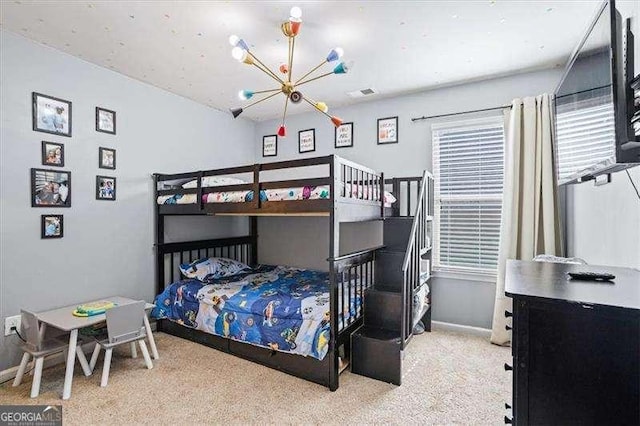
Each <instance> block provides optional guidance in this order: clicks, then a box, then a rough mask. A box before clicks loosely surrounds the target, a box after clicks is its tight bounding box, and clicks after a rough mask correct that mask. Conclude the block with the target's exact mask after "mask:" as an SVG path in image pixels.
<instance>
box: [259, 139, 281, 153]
mask: <svg viewBox="0 0 640 426" xmlns="http://www.w3.org/2000/svg"><path fill="white" fill-rule="evenodd" d="M277 155H278V135H267V136H263V137H262V156H263V157H275V156H277Z"/></svg>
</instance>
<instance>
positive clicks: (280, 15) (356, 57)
mask: <svg viewBox="0 0 640 426" xmlns="http://www.w3.org/2000/svg"><path fill="white" fill-rule="evenodd" d="M599 3H600V2H599V1H506V0H504V1H501V0H496V1H490V0H478V1H420V2H409V1H403V2H401V1H395V2H392V1H378V2H373V1H360V2H358V1H341V2H329V1H311V2H304V1H299V2H291V1H283V2H275V1H263V2H239V1H235V2H233V1H189V2H187V1H181V2H179V1H155V2H152V1H115V0H114V1H96V0H94V1H91V0H89V1H80V0H77V1H42V0H41V1H29V0H21V1H12V0H2V4H1V10H0V12H1V13H0V21H1V25H2V27H3V28H5V29H8V30H10V31H13V32H16V33H19V34H22V35H23V36H25V37H28V38H30V39H33V40H35V41H38V42H40V43H43V44H46V45H48V46H52V47H54V48H56V49H60V50H62V51H64V52H67V53H69V54H71V55H74V56H77V57H80V58H82V59H84V60H87V61H89V62H93V63H95V64H98V65H100V66H103V67H106V68H109V69H112V70H114V71H117V72H120V73H122V74H125V75H128V76H130V77H133V78H135V79H138V80H142V81H144V82H147V83H150V84H152V85H154V86H157V87H160V88H162V89H165V90H168V91H170V92H173V93H176V94H179V95H182V96H185V97H187V98H190V99H193V100H195V101H197V102H200V103H202V104H205V105H209V106H211V107H214V108H218V109H221V110H227V109H228V108H231V107H238V106H242V105H243V103H244V104H246V103H247V102H241V101H239V100H238V98H237V93H238V91H239V90H240V89H252V90H261V89H269V88H274V87H275V82H274V81H273V80H271V79H270V78H269V77H267V76H265V75H264V74H262V73H261V72H260V71H258V70H257V69H255V68H253V67H251V66H249V65H245V64H241V63H238V62H237V61H236V60H234V59H233V58H232V57H231V54H230V52H231V46H230V45H229V43H228V37H229V35H231V34H237V35H239V36H240V37H242V38H243V39H245V40H246V41H247V43H249V44H250V46H251V49H252V52H255V54H256V55H257V57H258V58H259V59H261V60H262V62H264V63H265V64H267V65H269V66H270V67H271V68H273V69H274V70H275V69H277V67H278V65H279V64H280V63H281V62H284V61H285V60H286V57H287V40H286V38H285V37H284V36H283V35H282V32H281V31H280V24H281V23H282V22H283V21H285V20H287V19H288V17H289V10H290V8H291V7H292V6H296V5H297V6H300V7H301V8H302V13H303V16H302V19H303V24H302V29H301V32H300V34H299V36H298V37H297V39H296V51H295V60H294V73H293V77H294V80H295V79H296V76H297V77H299V76H301V75H302V72H306V70H308V69H310V68H311V67H313V66H315V65H317V64H318V63H320V62H321V61H322V60H323V58H324V57H326V54H327V53H328V51H329V50H330V49H331V48H332V47H335V46H341V47H342V48H344V51H345V56H344V58H343V59H344V60H346V61H350V60H353V61H355V67H354V68H353V70H352V71H351V72H350V73H349V74H346V75H332V76H329V77H326V78H325V79H323V80H320V81H316V82H312V83H309V84H308V85H305V86H303V87H304V91H303V93H305V94H307V95H308V96H310V97H311V98H314V99H316V100H320V101H324V102H326V103H327V104H328V105H329V107H330V108H331V107H337V106H342V105H347V104H352V103H355V102H357V100H355V99H353V98H350V97H349V96H347V95H346V93H347V92H350V91H354V90H358V89H363V88H369V87H374V88H375V89H377V90H378V92H379V94H377V95H373V96H370V97H366V98H364V99H366V100H369V99H373V98H374V97H375V96H393V95H397V94H401V93H409V92H416V91H421V90H426V89H429V88H433V87H437V86H442V85H449V84H454V83H456V82H462V81H466V80H473V79H479V78H486V77H490V76H495V75H502V74H507V73H512V72H518V71H523V70H528V69H536V68H543V67H553V66H564V63H565V61H566V59H567V57H568V55H569V54H570V53H571V51H572V49H573V48H574V47H575V45H576V44H577V42H578V41H579V39H580V37H581V36H582V34H583V32H584V31H585V29H586V27H587V24H588V22H589V21H590V19H591V17H592V16H593V14H594V13H595V9H596V8H597V6H598V4H599ZM331 69H332V67H331V66H330V65H325V68H323V70H324V71H325V72H328V71H330V70H331ZM255 99H257V95H256V98H254V100H255ZM283 104H284V98H283V96H282V95H279V96H277V97H276V98H274V99H270V100H268V101H266V102H264V103H262V104H260V105H256V106H255V107H252V108H250V109H248V110H247V111H246V112H245V113H244V114H243V117H248V118H252V119H256V120H264V119H269V118H275V117H278V116H279V115H280V114H281V113H282V108H283ZM309 109H311V107H310V106H309V105H307V104H304V103H302V104H298V105H293V106H290V108H289V111H290V113H291V114H294V113H298V112H303V111H307V110H309ZM329 112H331V111H329Z"/></svg>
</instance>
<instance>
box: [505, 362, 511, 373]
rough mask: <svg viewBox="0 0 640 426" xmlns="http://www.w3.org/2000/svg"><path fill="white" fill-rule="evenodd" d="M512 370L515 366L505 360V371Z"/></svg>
mask: <svg viewBox="0 0 640 426" xmlns="http://www.w3.org/2000/svg"><path fill="white" fill-rule="evenodd" d="M511 370H513V367H512V366H510V365H509V364H507V363H506V362H505V363H504V371H511Z"/></svg>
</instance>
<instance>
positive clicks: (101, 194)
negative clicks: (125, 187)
mask: <svg viewBox="0 0 640 426" xmlns="http://www.w3.org/2000/svg"><path fill="white" fill-rule="evenodd" d="M109 181H112V182H113V185H112V187H113V188H112V191H111V192H112V194H113V196H109V195H108V193H109V192H107V188H105V186H106V185H107V182H109ZM96 200H104V201H115V200H116V178H115V177H113V176H96Z"/></svg>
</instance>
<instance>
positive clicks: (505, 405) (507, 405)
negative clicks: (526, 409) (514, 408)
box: [504, 402, 511, 410]
mask: <svg viewBox="0 0 640 426" xmlns="http://www.w3.org/2000/svg"><path fill="white" fill-rule="evenodd" d="M504 409H505V410H510V409H511V406H510V405H509V404H507V403H506V402H505V403H504Z"/></svg>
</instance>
